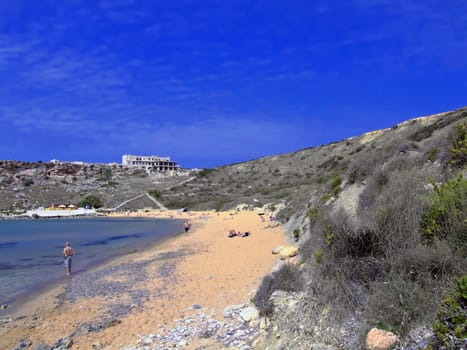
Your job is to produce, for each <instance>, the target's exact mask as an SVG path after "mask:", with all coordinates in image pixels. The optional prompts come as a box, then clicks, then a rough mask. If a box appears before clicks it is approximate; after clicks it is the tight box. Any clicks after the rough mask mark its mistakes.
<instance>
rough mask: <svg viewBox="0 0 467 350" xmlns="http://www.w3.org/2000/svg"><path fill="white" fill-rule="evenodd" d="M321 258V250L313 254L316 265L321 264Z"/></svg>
mask: <svg viewBox="0 0 467 350" xmlns="http://www.w3.org/2000/svg"><path fill="white" fill-rule="evenodd" d="M323 258H324V252H323V250H322V249H318V250H317V251H316V252H315V261H316V263H317V264H321V263H322V262H323Z"/></svg>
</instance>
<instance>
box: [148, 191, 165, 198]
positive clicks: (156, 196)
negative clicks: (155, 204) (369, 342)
mask: <svg viewBox="0 0 467 350" xmlns="http://www.w3.org/2000/svg"><path fill="white" fill-rule="evenodd" d="M148 193H149V195H151V196H152V197H154V198H161V197H162V194H161V192H160V191H159V190H150V191H148Z"/></svg>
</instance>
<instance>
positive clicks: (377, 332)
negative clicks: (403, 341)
mask: <svg viewBox="0 0 467 350" xmlns="http://www.w3.org/2000/svg"><path fill="white" fill-rule="evenodd" d="M398 341H399V338H398V337H397V336H396V335H395V334H394V333H391V332H387V331H384V330H382V329H378V328H372V329H371V330H370V332H369V333H368V335H367V337H366V349H367V350H389V349H392V348H393V347H394V345H396V343H397V342H398Z"/></svg>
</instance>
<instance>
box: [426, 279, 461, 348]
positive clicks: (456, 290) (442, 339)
mask: <svg viewBox="0 0 467 350" xmlns="http://www.w3.org/2000/svg"><path fill="white" fill-rule="evenodd" d="M433 329H434V331H435V333H436V338H437V339H436V344H433V345H436V346H437V347H438V348H440V347H441V346H440V345H442V346H443V347H444V348H446V349H460V348H461V347H462V345H463V344H465V343H464V342H465V339H466V338H467V275H464V276H462V277H461V278H459V279H458V280H457V281H456V285H455V286H454V287H453V288H452V289H450V290H449V291H447V292H446V293H445V295H444V296H443V298H442V300H441V302H440V304H439V306H438V312H437V317H436V319H435V321H433Z"/></svg>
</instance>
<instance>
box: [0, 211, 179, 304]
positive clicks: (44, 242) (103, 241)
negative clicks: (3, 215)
mask: <svg viewBox="0 0 467 350" xmlns="http://www.w3.org/2000/svg"><path fill="white" fill-rule="evenodd" d="M182 230H183V227H182V222H181V221H180V220H154V219H144V218H80V219H57V220H50V219H45V220H14V221H13V220H4V221H1V220H0V303H2V304H3V303H6V304H8V305H11V304H13V303H14V302H15V301H17V300H19V299H21V298H24V297H27V296H30V295H31V294H34V293H36V292H37V291H39V290H41V289H43V288H45V287H47V286H50V285H51V284H53V283H56V282H58V281H60V280H64V276H65V274H66V271H65V267H64V263H63V248H64V244H65V242H67V241H68V242H70V244H71V246H72V247H73V248H74V249H75V251H76V253H75V255H74V256H73V266H72V272H73V274H77V273H82V272H84V271H86V270H88V269H90V268H92V267H96V266H98V265H100V264H103V263H105V262H107V261H109V260H110V259H111V258H114V257H117V256H122V255H124V254H127V253H128V252H131V251H134V250H143V249H144V248H147V247H148V246H151V245H154V244H156V243H157V242H160V241H161V240H163V239H165V238H168V237H171V236H175V235H176V234H178V233H181V232H182Z"/></svg>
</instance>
